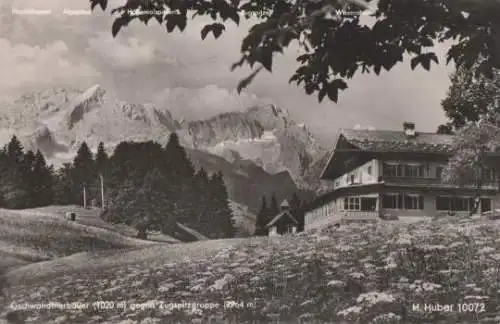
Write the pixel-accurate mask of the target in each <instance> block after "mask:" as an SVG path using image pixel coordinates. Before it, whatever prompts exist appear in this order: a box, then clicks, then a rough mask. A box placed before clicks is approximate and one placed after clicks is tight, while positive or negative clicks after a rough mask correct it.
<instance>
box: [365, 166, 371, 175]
mask: <svg viewBox="0 0 500 324" xmlns="http://www.w3.org/2000/svg"><path fill="white" fill-rule="evenodd" d="M366 172H368V174H369V175H372V166H371V165H369V166H368V169H367V170H366Z"/></svg>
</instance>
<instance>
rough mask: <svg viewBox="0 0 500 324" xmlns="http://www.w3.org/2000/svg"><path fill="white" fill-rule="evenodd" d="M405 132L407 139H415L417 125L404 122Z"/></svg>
mask: <svg viewBox="0 0 500 324" xmlns="http://www.w3.org/2000/svg"><path fill="white" fill-rule="evenodd" d="M403 130H404V132H405V135H406V137H415V123H410V122H404V123H403Z"/></svg>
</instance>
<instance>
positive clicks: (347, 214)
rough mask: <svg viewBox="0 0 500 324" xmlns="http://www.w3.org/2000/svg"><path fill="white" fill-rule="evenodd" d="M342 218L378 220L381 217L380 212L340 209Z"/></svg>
mask: <svg viewBox="0 0 500 324" xmlns="http://www.w3.org/2000/svg"><path fill="white" fill-rule="evenodd" d="M339 214H340V215H341V217H342V218H341V219H342V220H376V219H378V218H379V212H378V211H377V210H374V211H363V210H345V211H339Z"/></svg>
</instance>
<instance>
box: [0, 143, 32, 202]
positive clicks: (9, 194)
mask: <svg viewBox="0 0 500 324" xmlns="http://www.w3.org/2000/svg"><path fill="white" fill-rule="evenodd" d="M5 153H6V155H5V161H4V162H5V169H4V172H3V173H4V174H3V176H4V178H3V185H2V188H1V191H2V196H3V199H4V202H5V207H6V208H11V209H21V208H26V207H29V205H30V201H29V192H28V188H29V183H28V181H27V180H28V178H29V174H28V170H27V169H26V168H25V161H24V160H25V154H24V151H23V146H22V144H21V142H20V141H19V140H18V138H17V137H16V136H15V135H14V136H12V138H11V140H10V142H9V143H8V144H7V145H6V147H5Z"/></svg>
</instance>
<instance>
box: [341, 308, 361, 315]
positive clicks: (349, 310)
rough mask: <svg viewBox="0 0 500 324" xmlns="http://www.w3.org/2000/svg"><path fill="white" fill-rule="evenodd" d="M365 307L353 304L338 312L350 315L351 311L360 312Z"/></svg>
mask: <svg viewBox="0 0 500 324" xmlns="http://www.w3.org/2000/svg"><path fill="white" fill-rule="evenodd" d="M362 310H363V309H362V308H361V307H359V306H352V307H349V308H346V309H344V310H341V311H340V312H338V313H337V315H339V316H349V315H350V314H351V313H360V312H361V311H362Z"/></svg>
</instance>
